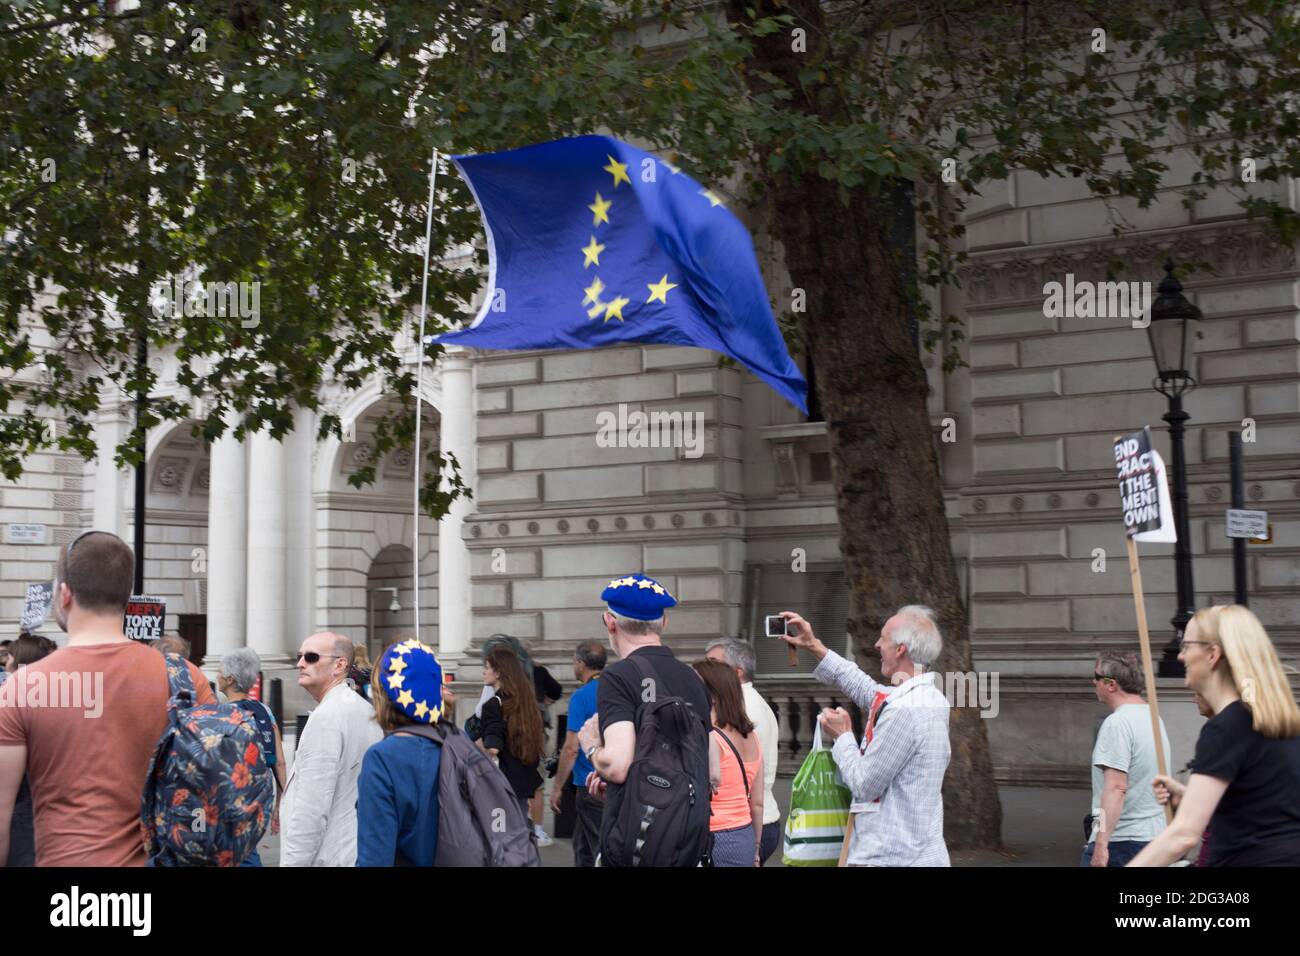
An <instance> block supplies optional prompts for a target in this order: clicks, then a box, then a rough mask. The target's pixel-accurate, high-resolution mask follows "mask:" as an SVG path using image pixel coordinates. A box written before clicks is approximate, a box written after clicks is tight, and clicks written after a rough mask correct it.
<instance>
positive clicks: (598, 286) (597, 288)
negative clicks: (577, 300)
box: [582, 276, 605, 307]
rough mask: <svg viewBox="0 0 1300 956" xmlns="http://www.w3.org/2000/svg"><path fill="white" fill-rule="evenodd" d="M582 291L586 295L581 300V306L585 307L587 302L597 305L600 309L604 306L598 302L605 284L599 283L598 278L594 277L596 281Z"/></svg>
mask: <svg viewBox="0 0 1300 956" xmlns="http://www.w3.org/2000/svg"><path fill="white" fill-rule="evenodd" d="M582 291H583V292H585V293H587V294H586V295H585V296H583V298H582V304H583V305H586V304H587V303H588V302H594V303H596V304H597V305H600V306H602V307H603V306H604V303H602V302H601V301H600V294H601V293H602V292H604V291H605V283H603V282H601V281H600V276H596V281H595V282H593V283H592V284H591V285H589V286H587V288H585V289H583V290H582Z"/></svg>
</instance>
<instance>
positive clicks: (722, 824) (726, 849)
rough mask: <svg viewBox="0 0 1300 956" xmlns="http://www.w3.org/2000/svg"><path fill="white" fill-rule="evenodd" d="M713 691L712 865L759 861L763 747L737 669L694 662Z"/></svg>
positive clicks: (710, 743)
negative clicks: (746, 702) (746, 710)
mask: <svg viewBox="0 0 1300 956" xmlns="http://www.w3.org/2000/svg"><path fill="white" fill-rule="evenodd" d="M695 671H696V673H698V674H699V675H700V677H701V678H702V679H703V680H704V686H705V687H707V688H708V691H709V704H710V707H709V715H710V717H711V719H712V721H713V732H712V733H710V734H709V779H710V781H711V782H712V784H713V799H712V802H711V804H710V808H711V809H712V811H713V813H712V816H710V817H709V837H710V843H711V850H710V854H709V855H710V856H711V857H712V859H713V865H714V866H730V867H740V866H761V865H762V861H761V859H760V853H759V847H760V846H761V845H762V842H763V748H762V746H761V745H760V744H759V742H758V734H756V733H754V724H753V723H752V722H751V721H750V719H749V717H748V716H747V715H746V713H745V695H744V692H743V691H742V690H741V687H740V678H739V677H737V676H736V670H735V668H733V667H728V666H727V665H726V664H723V663H722V662H720V661H711V660H707V659H706V660H702V661H696V662H695Z"/></svg>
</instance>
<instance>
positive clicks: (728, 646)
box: [704, 637, 754, 681]
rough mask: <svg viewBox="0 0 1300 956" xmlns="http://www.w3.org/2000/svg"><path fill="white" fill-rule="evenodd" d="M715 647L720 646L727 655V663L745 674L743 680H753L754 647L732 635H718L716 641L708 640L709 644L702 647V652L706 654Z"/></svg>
mask: <svg viewBox="0 0 1300 956" xmlns="http://www.w3.org/2000/svg"><path fill="white" fill-rule="evenodd" d="M715 647H720V648H722V652H723V653H724V654H726V655H727V664H728V665H730V666H731V667H739V668H740V672H741V673H742V674H744V675H745V676H744V677H743V678H742V680H743V681H753V679H754V649H753V648H752V647H750V646H749V645H748V644H746V643H745V642H744V641H738V640H736V638H734V637H720V638H718V639H717V640H716V641H709V646H708V647H706V648H704V653H705V654H708V653H709V651H711V650H713V649H714V648H715Z"/></svg>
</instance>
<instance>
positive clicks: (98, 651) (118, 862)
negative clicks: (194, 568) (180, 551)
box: [0, 531, 216, 866]
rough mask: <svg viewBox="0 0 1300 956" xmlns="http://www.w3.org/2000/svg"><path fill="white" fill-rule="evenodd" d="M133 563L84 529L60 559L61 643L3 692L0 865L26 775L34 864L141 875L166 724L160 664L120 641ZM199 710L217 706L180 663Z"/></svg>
mask: <svg viewBox="0 0 1300 956" xmlns="http://www.w3.org/2000/svg"><path fill="white" fill-rule="evenodd" d="M134 564H135V562H134V556H133V555H132V553H131V549H130V548H128V547H127V546H126V543H125V542H123V541H122V539H121V538H119V537H117V536H116V535H113V534H109V533H107V532H103V531H89V532H87V533H85V534H83V535H82V536H81V537H79V538H77V539H76V540H75V541H73V542H72V543H71V544H70V545H68V547H67V548H66V549H65V550H64V551H63V552H62V553H61V554H60V555H59V560H58V563H57V565H56V569H55V577H54V617H55V620H56V621H58V623H59V627H61V628H63V630H64V631H66V632H67V634H68V643H67V645H66V646H65V647H63V648H60V649H59V650H57V651H55V652H54V653H53V654H50V655H49V656H48V657H46V658H45V659H44V660H41V661H37V662H36V663H34V664H29V665H28V666H26V667H23V668H19V670H17V671H16V672H15V673H14V674H13V675H11V676H10V678H9V680H7V681H6V682H5V683H4V684H3V685H0V861H3V860H4V859H5V858H6V856H7V855H8V846H9V821H10V817H11V815H12V813H13V807H14V798H15V796H16V795H17V793H18V787H19V784H20V783H21V782H22V779H23V774H24V772H26V774H27V777H28V781H29V783H30V784H31V789H32V799H33V803H34V808H35V829H36V865H37V866H143V865H144V864H145V862H146V856H145V851H144V836H143V833H142V831H141V828H140V798H141V793H142V791H143V789H144V781H145V775H146V774H147V773H148V770H149V760H150V758H151V757H152V756H153V750H154V746H155V745H156V744H157V743H158V738H159V736H160V735H161V734H162V732H163V729H164V728H165V727H166V725H167V698H168V696H169V695H170V690H169V687H168V683H167V665H166V661H165V660H164V658H163V656H162V655H161V654H159V653H158V652H157V651H155V650H153V649H152V648H150V647H148V646H146V645H144V644H139V643H137V642H135V641H132V640H130V639H129V638H127V637H126V635H125V634H124V633H123V627H122V624H123V618H124V615H125V613H126V603H127V600H128V599H129V598H130V596H131V585H132V581H133V576H134V570H135V568H134ZM189 668H190V676H191V677H192V679H193V681H194V687H195V693H196V697H197V703H209V704H211V703H216V698H215V696H214V695H213V693H212V690H211V688H210V687H209V686H208V682H207V679H206V678H205V677H204V676H203V674H202V673H201V672H200V671H199V669H198V668H197V667H195V666H194V665H193V664H190V665H189Z"/></svg>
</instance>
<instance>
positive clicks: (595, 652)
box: [573, 641, 605, 671]
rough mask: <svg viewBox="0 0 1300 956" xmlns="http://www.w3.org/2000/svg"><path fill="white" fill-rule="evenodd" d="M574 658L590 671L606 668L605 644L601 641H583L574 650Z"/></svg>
mask: <svg viewBox="0 0 1300 956" xmlns="http://www.w3.org/2000/svg"><path fill="white" fill-rule="evenodd" d="M573 659H574V660H575V661H578V662H579V663H580V664H582V666H583V667H585V668H587V670H589V671H603V670H604V669H605V645H604V644H602V643H600V641H583V642H582V643H581V644H579V645H578V648H577V650H575V651H574V652H573Z"/></svg>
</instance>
